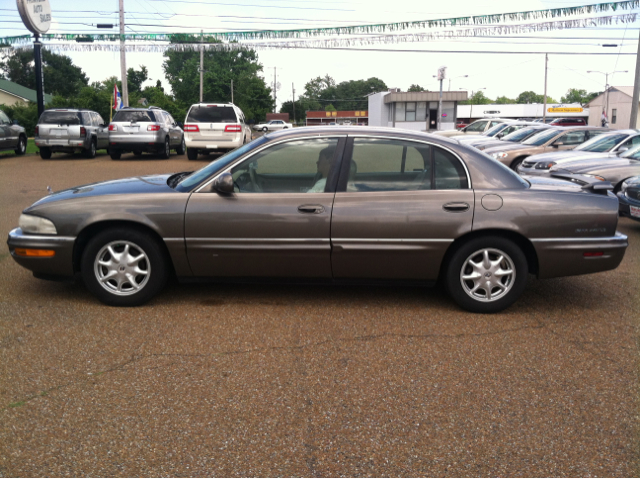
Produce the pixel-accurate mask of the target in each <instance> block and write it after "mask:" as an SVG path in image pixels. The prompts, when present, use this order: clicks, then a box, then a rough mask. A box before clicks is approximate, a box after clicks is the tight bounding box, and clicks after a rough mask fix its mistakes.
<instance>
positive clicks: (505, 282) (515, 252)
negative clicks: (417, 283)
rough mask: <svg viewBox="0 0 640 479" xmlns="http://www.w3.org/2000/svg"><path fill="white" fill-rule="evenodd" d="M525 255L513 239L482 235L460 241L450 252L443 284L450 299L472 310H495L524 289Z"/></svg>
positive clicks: (500, 308)
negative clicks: (456, 247) (464, 241)
mask: <svg viewBox="0 0 640 479" xmlns="http://www.w3.org/2000/svg"><path fill="white" fill-rule="evenodd" d="M528 269H529V268H528V265H527V258H526V257H525V255H524V253H523V252H522V250H521V249H520V248H519V247H518V246H517V245H516V244H515V243H513V242H512V241H510V240H508V239H505V238H500V237H498V236H485V237H481V238H475V239H472V240H470V241H468V242H466V243H463V244H462V245H461V246H460V247H459V248H458V249H457V250H456V251H455V252H454V253H453V255H452V256H451V259H450V260H449V262H448V264H447V267H446V273H445V284H446V287H447V290H448V292H449V294H450V295H451V297H452V298H453V300H454V301H455V302H456V303H457V304H458V305H459V306H460V307H462V308H463V309H466V310H467V311H471V312H473V313H497V312H499V311H502V310H503V309H506V308H508V307H509V306H511V305H512V304H513V303H514V302H515V301H516V300H517V299H518V298H519V297H520V295H521V294H522V292H523V291H524V288H525V285H526V283H527V273H528Z"/></svg>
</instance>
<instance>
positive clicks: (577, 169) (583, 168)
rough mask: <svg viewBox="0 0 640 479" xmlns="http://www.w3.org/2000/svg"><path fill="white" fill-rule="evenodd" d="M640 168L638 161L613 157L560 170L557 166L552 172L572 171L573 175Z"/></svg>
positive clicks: (593, 160)
mask: <svg viewBox="0 0 640 479" xmlns="http://www.w3.org/2000/svg"><path fill="white" fill-rule="evenodd" d="M633 165H635V166H640V162H638V161H637V160H627V159H626V158H611V157H604V158H603V157H601V156H599V157H598V158H593V159H589V160H579V161H574V162H571V163H569V164H567V165H565V166H563V167H562V168H558V167H557V166H555V167H553V168H552V169H551V170H552V171H557V170H564V171H570V172H571V173H579V174H584V173H589V172H590V171H592V170H597V169H599V168H607V169H610V168H625V167H628V166H633Z"/></svg>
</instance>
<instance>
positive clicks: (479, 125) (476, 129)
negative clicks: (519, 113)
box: [433, 118, 511, 136]
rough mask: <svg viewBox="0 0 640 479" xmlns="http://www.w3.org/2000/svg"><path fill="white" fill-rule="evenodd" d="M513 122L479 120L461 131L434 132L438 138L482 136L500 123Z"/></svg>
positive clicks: (491, 119) (497, 119)
mask: <svg viewBox="0 0 640 479" xmlns="http://www.w3.org/2000/svg"><path fill="white" fill-rule="evenodd" d="M508 121H511V120H504V119H502V118H487V119H483V120H477V121H474V122H473V123H471V124H469V125H467V126H465V127H464V128H462V129H461V130H443V131H434V132H433V134H434V135H438V136H457V135H460V134H464V135H480V134H482V133H484V132H485V131H487V130H489V129H490V128H493V127H494V126H496V125H499V124H500V123H505V122H508Z"/></svg>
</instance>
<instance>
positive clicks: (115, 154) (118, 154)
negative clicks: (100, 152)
mask: <svg viewBox="0 0 640 479" xmlns="http://www.w3.org/2000/svg"><path fill="white" fill-rule="evenodd" d="M109 156H110V157H111V159H112V160H119V159H120V157H121V156H122V153H121V152H119V151H113V150H109Z"/></svg>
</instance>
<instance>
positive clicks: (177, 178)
mask: <svg viewBox="0 0 640 479" xmlns="http://www.w3.org/2000/svg"><path fill="white" fill-rule="evenodd" d="M191 173H193V171H183V172H181V173H176V174H175V175H171V176H170V177H169V178H167V185H168V186H169V188H175V187H176V185H177V184H178V183H180V182H181V181H182V180H183V179H185V178H186V177H187V176H189V175H190V174H191Z"/></svg>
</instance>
